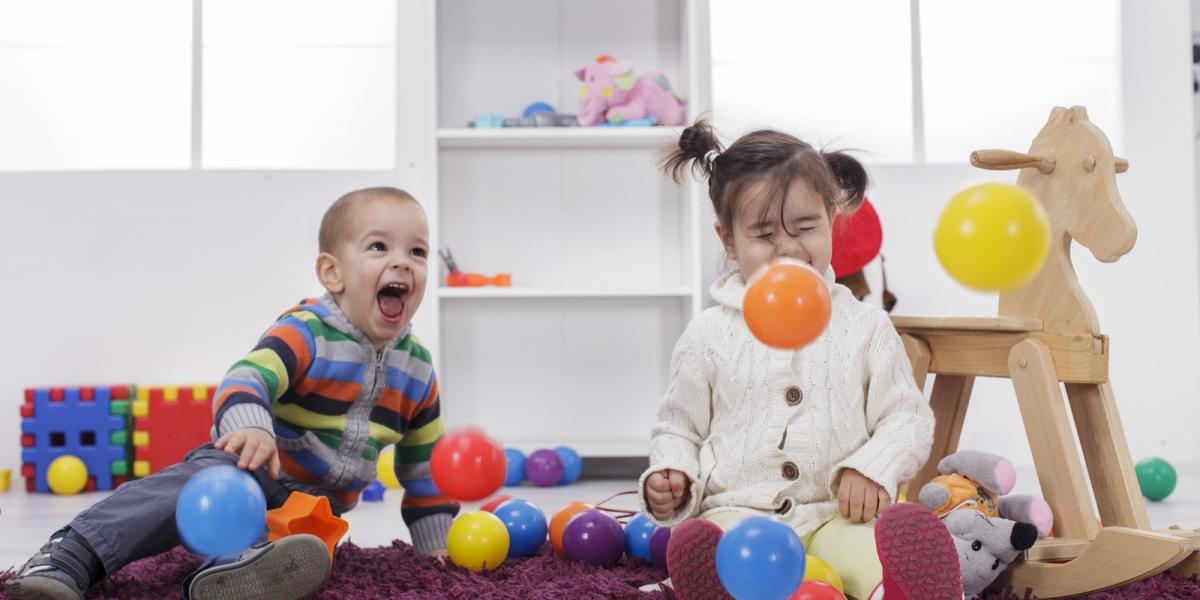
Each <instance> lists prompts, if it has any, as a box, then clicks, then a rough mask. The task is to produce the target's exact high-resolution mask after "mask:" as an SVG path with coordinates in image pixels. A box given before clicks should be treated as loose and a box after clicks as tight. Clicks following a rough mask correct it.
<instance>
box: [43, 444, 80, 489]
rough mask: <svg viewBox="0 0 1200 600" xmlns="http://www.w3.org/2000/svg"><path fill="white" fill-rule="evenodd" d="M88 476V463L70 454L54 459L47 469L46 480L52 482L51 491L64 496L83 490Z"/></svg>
mask: <svg viewBox="0 0 1200 600" xmlns="http://www.w3.org/2000/svg"><path fill="white" fill-rule="evenodd" d="M87 478H88V472H87V465H85V464H83V461H82V460H79V458H77V457H75V456H71V455H70V454H66V455H63V456H60V457H58V458H56V459H54V460H53V461H51V462H50V467H49V468H48V469H46V482H47V483H49V484H50V491H52V492H54V493H55V494H62V495H64V496H70V495H73V494H78V493H79V492H82V491H83V488H84V486H86V485H87Z"/></svg>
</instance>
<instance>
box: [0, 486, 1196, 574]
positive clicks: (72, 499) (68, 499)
mask: <svg viewBox="0 0 1200 600" xmlns="http://www.w3.org/2000/svg"><path fill="white" fill-rule="evenodd" d="M1177 467H1178V466H1177ZM1018 472H1019V475H1018V481H1020V482H1022V485H1020V486H1019V487H1018V489H1017V490H1016V491H1018V492H1034V493H1036V491H1037V490H1036V487H1033V489H1024V488H1025V487H1026V486H1036V483H1031V482H1034V481H1035V477H1034V475H1033V473H1032V472H1031V471H1030V472H1027V471H1026V470H1024V469H1020V470H1019V471H1018ZM14 483H15V484H21V483H23V481H22V480H20V479H19V478H17V480H16V481H14ZM635 487H636V482H634V481H585V482H580V483H576V484H573V485H569V486H563V487H553V488H536V487H532V486H530V485H528V484H526V485H525V486H522V487H520V488H503V489H501V490H500V491H499V492H498V493H500V494H508V495H510V496H516V497H520V498H525V499H526V500H529V501H531V502H534V503H535V504H537V505H538V506H540V507H541V508H542V509H543V510H544V511H546V514H547V515H548V516H550V515H553V513H554V512H555V511H557V510H558V509H559V508H560V507H561V506H562V505H564V504H566V503H568V502H574V501H581V502H588V503H593V504H594V503H596V502H600V501H601V500H604V499H605V498H607V497H609V496H611V495H612V494H615V493H617V492H620V491H624V490H632V489H635ZM398 492H399V490H388V492H387V494H386V495H385V496H384V500H383V502H362V503H360V504H359V505H358V508H356V509H354V510H353V511H351V512H350V513H348V514H346V515H344V517H345V518H346V520H348V521H349V522H350V533H349V534H347V539H350V540H353V541H354V543H355V544H358V545H360V546H368V547H369V546H382V545H386V544H390V543H391V541H392V540H393V539H397V538H398V539H402V540H405V541H407V540H408V539H409V538H408V530H407V529H405V527H404V522H403V521H402V520H401V518H400V494H399V493H398ZM105 494H106V493H104V492H95V493H91V494H81V495H78V496H52V495H48V494H28V493H25V492H24V491H20V490H14V491H10V492H6V493H0V533H2V535H0V571H3V570H5V569H7V568H9V567H13V566H20V565H21V564H22V563H24V562H25V560H26V559H28V558H29V556H30V555H31V554H33V552H35V551H36V550H37V549H38V548H39V547H40V546H41V545H42V543H43V542H44V541H45V540H46V536H47V535H49V534H50V533H51V532H53V531H54V530H56V529H58V528H59V527H62V526H63V525H65V524H66V523H67V522H69V521H70V520H71V518H72V517H74V516H75V514H76V513H78V512H79V511H81V510H83V509H85V508H87V507H88V506H90V505H91V504H92V503H93V502H96V501H97V500H99V499H101V498H103V497H104V496H105ZM478 506H479V503H472V504H468V505H466V506H464V510H474V509H475V508H477V507H478ZM607 506H611V507H614V508H636V502H635V500H634V499H633V497H632V496H622V497H620V498H618V499H617V500H615V501H613V502H611V503H609V504H607ZM1147 509H1148V510H1149V512H1150V522H1151V525H1152V526H1153V527H1154V528H1156V529H1166V528H1168V527H1170V526H1171V525H1180V526H1183V527H1185V528H1188V529H1191V528H1195V527H1200V465H1195V466H1190V467H1188V468H1183V469H1180V472H1179V484H1178V487H1177V488H1176V490H1175V493H1173V494H1172V495H1171V496H1170V497H1168V498H1167V499H1166V500H1165V501H1163V502H1148V503H1147Z"/></svg>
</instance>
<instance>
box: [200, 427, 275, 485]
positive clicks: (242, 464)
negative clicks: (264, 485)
mask: <svg viewBox="0 0 1200 600" xmlns="http://www.w3.org/2000/svg"><path fill="white" fill-rule="evenodd" d="M213 446H214V447H215V448H216V449H217V450H224V451H225V454H229V455H233V454H237V455H238V463H237V466H238V468H239V469H246V470H247V471H250V472H252V473H253V472H254V471H256V470H258V468H259V467H261V466H263V465H267V471H268V472H270V474H271V479H279V452H278V450H277V449H276V448H275V438H273V437H271V434H270V433H267V432H266V431H265V430H263V429H259V428H257V427H244V428H242V429H238V430H236V431H231V432H229V433H227V434H225V435H223V436H221V439H219V440H217V441H216V443H214V444H213Z"/></svg>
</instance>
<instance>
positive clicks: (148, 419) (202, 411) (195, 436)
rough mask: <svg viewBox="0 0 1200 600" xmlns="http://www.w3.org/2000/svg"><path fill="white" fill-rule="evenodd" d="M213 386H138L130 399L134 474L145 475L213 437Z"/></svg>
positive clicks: (215, 389) (214, 392) (154, 471)
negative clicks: (133, 398)
mask: <svg viewBox="0 0 1200 600" xmlns="http://www.w3.org/2000/svg"><path fill="white" fill-rule="evenodd" d="M216 393H217V387H216V386H204V385H200V386H188V387H175V386H170V387H141V386H139V387H138V389H137V399H136V400H134V402H133V475H134V477H145V476H147V475H149V474H151V473H157V472H158V471H161V470H163V469H165V468H166V467H169V466H171V465H173V464H175V463H177V462H180V461H182V460H183V457H184V456H186V455H187V453H188V452H191V451H192V450H194V449H195V448H196V447H197V446H199V445H201V444H203V443H205V442H209V441H212V433H211V430H212V397H213V395H215V394H216Z"/></svg>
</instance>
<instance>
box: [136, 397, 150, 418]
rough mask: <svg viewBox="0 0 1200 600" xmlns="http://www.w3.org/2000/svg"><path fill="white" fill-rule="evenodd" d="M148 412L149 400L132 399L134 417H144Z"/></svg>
mask: <svg viewBox="0 0 1200 600" xmlns="http://www.w3.org/2000/svg"><path fill="white" fill-rule="evenodd" d="M148 414H150V402H149V401H147V400H134V401H133V416H134V417H144V416H146V415H148Z"/></svg>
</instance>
